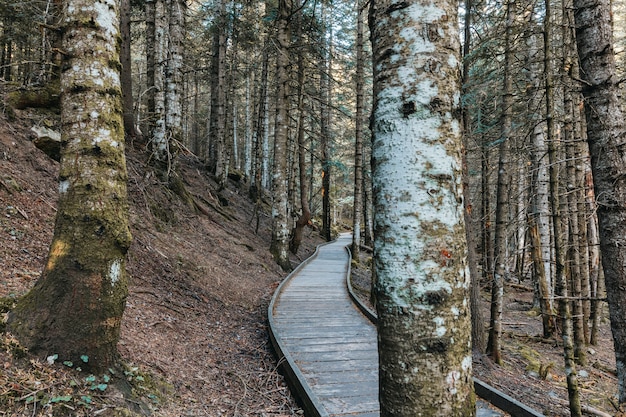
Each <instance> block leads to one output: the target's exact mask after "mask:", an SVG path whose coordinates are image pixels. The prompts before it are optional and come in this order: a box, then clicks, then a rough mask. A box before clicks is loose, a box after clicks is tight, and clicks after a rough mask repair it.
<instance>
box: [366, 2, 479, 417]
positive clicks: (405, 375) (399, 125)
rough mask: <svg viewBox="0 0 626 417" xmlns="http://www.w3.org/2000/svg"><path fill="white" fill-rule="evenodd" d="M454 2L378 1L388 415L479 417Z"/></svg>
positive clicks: (379, 240) (383, 380)
mask: <svg viewBox="0 0 626 417" xmlns="http://www.w3.org/2000/svg"><path fill="white" fill-rule="evenodd" d="M456 8H457V3H456V2H453V1H441V2H437V3H432V2H420V1H415V0H413V1H405V2H402V3H397V2H395V1H390V0H382V1H372V3H371V9H370V20H369V22H370V29H371V38H372V47H373V55H374V109H373V113H372V122H373V123H372V126H373V129H372V132H373V135H374V139H373V148H372V159H373V166H374V171H373V187H374V201H375V203H374V204H375V213H376V214H375V233H376V239H375V242H374V263H375V271H376V274H377V284H376V289H375V292H376V300H377V303H376V305H377V311H378V332H379V333H378V343H379V345H378V346H379V347H378V350H379V356H380V368H379V369H380V404H381V412H380V414H381V416H383V417H388V416H395V417H404V416H416V415H428V416H447V417H449V416H472V415H474V414H475V412H476V409H475V404H474V395H473V385H472V379H471V366H472V365H471V364H472V355H471V341H470V333H471V330H470V329H471V325H470V311H469V300H468V292H469V285H470V279H469V274H468V273H467V270H466V263H465V262H466V261H465V253H466V245H465V230H464V226H463V207H462V184H461V155H460V152H461V121H460V119H459V118H460V115H461V112H460V100H459V96H460V94H459V93H460V85H459V84H460V56H459V51H460V47H459V39H458V27H457V10H456Z"/></svg>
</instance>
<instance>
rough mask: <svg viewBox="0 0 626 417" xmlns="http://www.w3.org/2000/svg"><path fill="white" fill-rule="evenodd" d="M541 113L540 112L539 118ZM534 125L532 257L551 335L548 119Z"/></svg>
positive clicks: (534, 100)
mask: <svg viewBox="0 0 626 417" xmlns="http://www.w3.org/2000/svg"><path fill="white" fill-rule="evenodd" d="M537 44H538V39H537V36H535V35H531V36H529V38H528V50H529V54H528V61H529V65H528V66H529V68H530V71H529V77H528V78H529V79H528V82H529V84H530V85H532V87H533V88H532V89H531V91H530V95H531V96H530V97H529V103H530V109H529V111H531V112H532V113H531V114H533V113H536V109H541V108H542V103H541V98H540V97H541V95H540V94H539V91H540V90H541V81H540V77H539V74H541V69H540V68H539V65H537V64H536V63H537V62H539V60H538V58H537V56H538V55H539V50H538V48H537ZM539 117H541V115H538V116H537V119H538V118H539ZM533 122H534V123H535V127H534V129H533V132H532V146H531V150H530V160H531V172H532V175H531V180H530V188H531V203H530V206H531V208H530V212H529V213H528V226H529V230H530V244H531V258H532V260H533V279H534V287H535V291H536V297H535V298H536V301H535V302H536V303H537V304H538V305H539V310H540V311H541V318H542V323H543V337H545V338H549V337H552V335H553V334H554V332H555V330H556V321H555V317H554V291H553V290H552V288H553V285H552V269H553V268H552V250H551V249H552V245H551V240H552V239H551V236H552V231H551V228H550V199H549V194H550V193H549V192H550V177H549V175H548V147H547V144H546V137H545V129H546V123H545V122H544V121H541V120H533Z"/></svg>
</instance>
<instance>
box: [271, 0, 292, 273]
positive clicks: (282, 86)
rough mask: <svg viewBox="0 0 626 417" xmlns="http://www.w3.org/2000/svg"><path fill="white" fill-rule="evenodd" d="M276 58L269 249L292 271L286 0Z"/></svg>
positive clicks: (282, 2) (282, 6) (281, 1)
mask: <svg viewBox="0 0 626 417" xmlns="http://www.w3.org/2000/svg"><path fill="white" fill-rule="evenodd" d="M277 19H278V22H277V24H278V35H277V39H276V40H277V46H278V58H277V63H276V67H277V68H276V78H277V82H278V91H277V95H276V129H275V133H274V175H273V177H272V197H273V199H272V244H271V247H270V252H271V253H272V255H273V256H274V260H275V261H276V263H278V265H280V267H281V268H282V269H283V270H284V271H289V270H291V262H290V261H289V256H288V253H287V251H288V248H289V225H288V218H287V197H288V196H287V178H286V176H287V129H288V125H289V121H288V120H287V105H288V100H289V72H288V71H289V45H290V39H291V31H290V27H289V10H288V9H287V4H286V0H279V7H278V17H277Z"/></svg>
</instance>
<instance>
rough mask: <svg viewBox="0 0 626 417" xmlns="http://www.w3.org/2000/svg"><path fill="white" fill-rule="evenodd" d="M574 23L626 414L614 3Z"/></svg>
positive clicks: (624, 200) (625, 267)
mask: <svg viewBox="0 0 626 417" xmlns="http://www.w3.org/2000/svg"><path fill="white" fill-rule="evenodd" d="M574 18H575V22H576V43H577V46H578V55H579V59H580V63H581V78H582V79H583V88H582V91H583V95H584V97H585V113H586V116H587V137H588V141H589V147H590V153H591V167H592V170H593V180H594V183H595V191H596V196H597V200H598V221H599V229H600V249H601V251H602V266H603V267H604V278H605V281H606V287H607V300H608V303H609V314H610V318H611V330H612V332H613V344H614V347H615V360H616V363H617V378H618V386H619V404H620V406H621V407H622V408H626V326H625V323H626V310H625V309H626V242H625V241H624V239H625V237H626V175H624V174H625V168H624V167H626V154H625V151H624V146H623V144H624V141H625V140H626V132H625V131H624V117H623V115H622V112H621V110H620V102H619V97H618V86H617V81H618V80H617V78H616V76H615V56H614V51H613V37H612V16H611V3H610V1H609V0H574ZM622 411H624V410H622Z"/></svg>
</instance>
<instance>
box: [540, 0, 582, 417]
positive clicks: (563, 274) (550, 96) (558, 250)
mask: <svg viewBox="0 0 626 417" xmlns="http://www.w3.org/2000/svg"><path fill="white" fill-rule="evenodd" d="M550 1H551V0H545V2H544V5H545V21H544V28H543V47H544V57H543V59H544V77H545V83H546V85H545V90H546V121H547V139H548V159H549V163H550V168H549V173H550V196H551V200H550V202H551V209H552V210H551V211H552V228H553V236H554V261H555V293H556V295H557V296H558V297H560V298H559V302H558V308H559V316H560V318H561V332H562V338H563V356H564V362H565V369H566V372H565V377H566V380H567V394H568V398H569V408H570V414H571V416H572V417H579V416H581V415H582V414H581V409H580V393H579V390H578V377H577V374H576V362H575V361H576V357H575V352H574V346H573V342H572V336H573V329H572V315H571V308H570V303H569V301H568V289H567V276H568V272H569V271H567V270H566V264H565V259H566V253H565V251H566V246H565V245H566V243H565V242H566V241H567V240H566V238H565V232H566V224H565V220H564V219H563V212H562V210H564V209H565V208H566V205H565V204H561V194H560V192H561V190H560V185H561V184H560V181H561V178H560V168H561V165H562V162H561V158H559V153H560V150H561V149H560V148H561V145H560V140H559V138H558V133H557V130H556V126H555V112H556V109H555V98H554V77H553V64H552V60H553V56H552V36H551V33H550V32H551V28H552V18H551V16H552V13H551V11H552V7H551V4H550Z"/></svg>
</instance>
